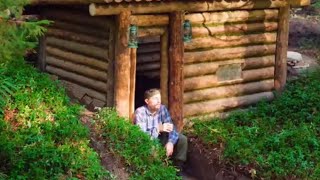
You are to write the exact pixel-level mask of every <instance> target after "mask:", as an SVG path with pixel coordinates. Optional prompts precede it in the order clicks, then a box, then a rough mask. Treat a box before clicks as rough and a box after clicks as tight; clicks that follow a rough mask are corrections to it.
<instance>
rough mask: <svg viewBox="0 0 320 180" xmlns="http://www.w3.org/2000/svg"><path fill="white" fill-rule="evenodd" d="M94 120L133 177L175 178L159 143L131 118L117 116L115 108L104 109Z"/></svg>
mask: <svg viewBox="0 0 320 180" xmlns="http://www.w3.org/2000/svg"><path fill="white" fill-rule="evenodd" d="M95 122H96V123H97V126H99V127H100V128H101V129H100V130H101V131H103V132H104V134H103V137H104V138H105V139H106V141H107V142H108V143H109V144H108V145H109V148H110V149H111V151H112V152H115V153H116V154H117V155H119V156H120V157H122V158H123V159H124V161H125V162H126V164H127V165H128V166H129V168H130V170H131V174H132V176H131V178H132V179H178V177H176V170H175V169H174V168H173V167H172V166H170V164H168V163H167V162H168V159H167V158H166V156H165V151H164V148H163V147H162V146H161V145H160V143H159V142H156V141H153V140H151V139H150V136H148V135H147V134H145V133H143V132H142V131H141V130H140V129H139V127H137V126H134V125H133V124H132V123H131V122H130V121H128V120H126V119H124V118H120V117H118V115H117V113H116V111H115V110H113V109H110V108H103V109H102V111H101V112H100V113H99V115H98V117H97V118H96V119H95Z"/></svg>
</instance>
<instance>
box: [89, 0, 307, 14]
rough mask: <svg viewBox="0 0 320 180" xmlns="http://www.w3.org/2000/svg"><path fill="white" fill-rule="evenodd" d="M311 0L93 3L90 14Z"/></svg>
mask: <svg viewBox="0 0 320 180" xmlns="http://www.w3.org/2000/svg"><path fill="white" fill-rule="evenodd" d="M309 4H310V0H263V1H256V0H248V1H234V2H227V1H225V0H222V1H219V2H218V1H214V2H212V1H211V2H205V1H203V2H195V1H190V2H181V1H170V2H155V3H139V4H133V3H127V4H120V3H119V4H96V3H91V4H90V6H89V12H90V14H91V15H92V16H101V15H115V14H119V13H120V12H121V11H123V10H129V11H131V13H132V14H150V13H169V12H173V11H187V12H205V11H218V10H233V9H266V8H281V7H286V6H288V5H290V6H292V7H300V6H307V5H309Z"/></svg>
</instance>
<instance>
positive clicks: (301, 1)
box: [30, 0, 310, 9]
mask: <svg viewBox="0 0 320 180" xmlns="http://www.w3.org/2000/svg"><path fill="white" fill-rule="evenodd" d="M122 1H123V0H67V1H66V0H30V3H31V4H32V5H39V4H42V5H44V4H61V5H74V4H90V3H113V2H116V3H119V2H122ZM124 1H125V2H132V1H134V0H124ZM135 1H136V2H140V1H141V0H135ZM145 1H147V2H148V1H152V0H145ZM246 2H247V1H246ZM188 3H189V2H188ZM253 3H254V2H252V1H248V4H253ZM287 3H288V4H290V5H291V6H292V7H301V6H308V5H310V0H288V1H287ZM189 4H190V3H189ZM222 5H223V4H222ZM262 5H264V4H260V5H256V6H257V9H261V8H263V7H260V6H262ZM270 6H271V7H272V6H275V5H270ZM169 7H170V6H169ZM169 7H168V8H169ZM201 7H202V8H203V6H201ZM259 7H260V8H259ZM191 8H192V7H191Z"/></svg>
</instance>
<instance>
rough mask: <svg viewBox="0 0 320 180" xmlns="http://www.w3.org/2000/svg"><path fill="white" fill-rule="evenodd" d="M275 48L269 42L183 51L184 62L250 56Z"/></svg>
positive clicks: (262, 53)
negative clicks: (265, 43)
mask: <svg viewBox="0 0 320 180" xmlns="http://www.w3.org/2000/svg"><path fill="white" fill-rule="evenodd" d="M275 50H276V45H275V44H270V45H255V46H247V47H234V48H225V49H213V50H207V51H196V52H185V53H184V62H185V63H193V62H204V61H218V60H224V59H236V58H244V57H252V56H264V55H270V54H274V53H275Z"/></svg>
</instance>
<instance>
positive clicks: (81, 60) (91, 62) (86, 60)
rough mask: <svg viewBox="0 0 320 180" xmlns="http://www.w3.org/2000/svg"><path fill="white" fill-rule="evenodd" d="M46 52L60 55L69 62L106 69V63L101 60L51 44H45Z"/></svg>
mask: <svg viewBox="0 0 320 180" xmlns="http://www.w3.org/2000/svg"><path fill="white" fill-rule="evenodd" d="M46 52H47V53H48V54H49V55H51V56H54V57H60V58H62V59H67V60H69V61H71V62H74V63H77V64H83V65H86V66H90V67H94V68H97V69H100V70H103V71H108V63H107V62H103V61H100V60H97V59H94V58H91V57H87V56H82V55H80V54H75V53H72V52H67V51H65V50H62V49H59V48H54V47H51V46H46Z"/></svg>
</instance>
